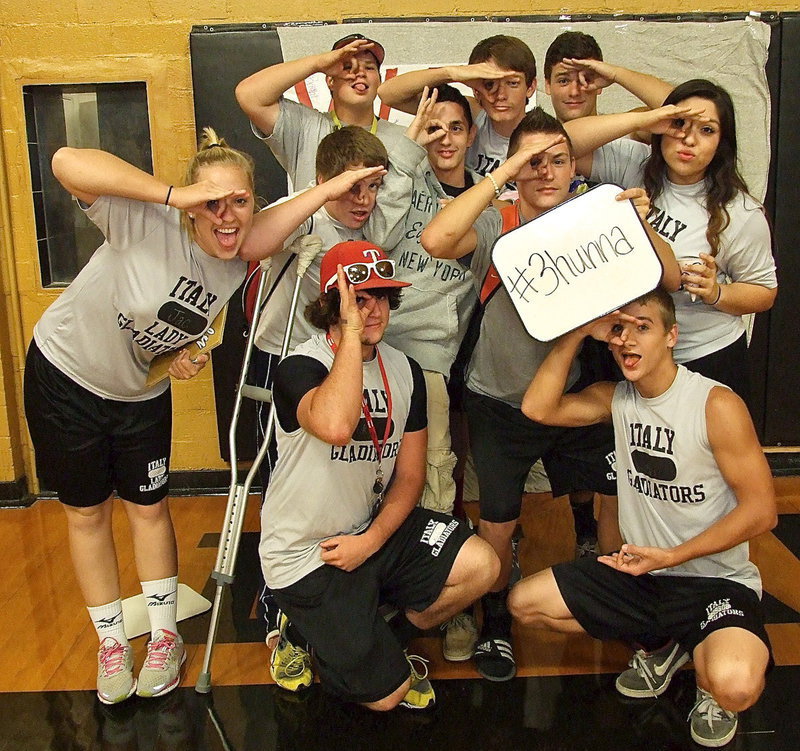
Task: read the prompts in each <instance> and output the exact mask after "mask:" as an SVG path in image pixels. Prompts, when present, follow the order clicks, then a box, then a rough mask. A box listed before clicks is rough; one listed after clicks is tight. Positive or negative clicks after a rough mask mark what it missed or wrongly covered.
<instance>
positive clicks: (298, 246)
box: [292, 235, 322, 277]
mask: <svg viewBox="0 0 800 751" xmlns="http://www.w3.org/2000/svg"><path fill="white" fill-rule="evenodd" d="M292 251H293V252H295V253H297V276H299V277H302V276H304V275H305V273H306V271H307V270H308V267H309V266H310V265H311V263H312V261H313V260H314V259H315V258H316V257H317V256H318V255H319V254H320V253H321V252H322V238H321V237H320V236H319V235H302V236H301V237H298V238H297V239H296V240H295V241H294V242H293V243H292Z"/></svg>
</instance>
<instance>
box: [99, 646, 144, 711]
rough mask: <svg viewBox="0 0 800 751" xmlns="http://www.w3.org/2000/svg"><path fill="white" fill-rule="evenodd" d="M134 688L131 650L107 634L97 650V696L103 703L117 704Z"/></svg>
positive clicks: (129, 694) (130, 693)
mask: <svg viewBox="0 0 800 751" xmlns="http://www.w3.org/2000/svg"><path fill="white" fill-rule="evenodd" d="M135 690H136V679H135V678H134V677H133V650H132V649H131V648H130V646H129V645H127V644H126V645H124V646H123V645H122V644H120V643H119V642H118V641H117V640H116V639H114V638H113V637H112V636H107V637H106V638H105V639H103V641H102V642H100V649H99V650H98V651H97V698H98V699H100V701H101V702H103V704H118V703H119V702H121V701H125V699H127V698H128V697H129V696H131V695H132V694H133V692H134V691H135Z"/></svg>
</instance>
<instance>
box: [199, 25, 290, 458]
mask: <svg viewBox="0 0 800 751" xmlns="http://www.w3.org/2000/svg"><path fill="white" fill-rule="evenodd" d="M189 46H190V49H191V57H192V84H193V87H194V112H195V125H196V126H197V131H198V134H199V133H200V131H201V129H202V128H203V126H205V125H211V126H212V127H213V128H214V129H215V130H216V131H217V133H218V134H219V135H220V136H223V137H224V138H225V140H226V141H227V142H228V143H229V144H230V145H231V146H233V147H235V148H237V149H241V150H242V151H246V152H247V153H248V154H250V155H251V156H252V157H253V159H255V162H256V194H257V195H258V196H260V197H261V198H262V199H264V202H267V203H268V202H271V201H274V200H275V199H276V198H280V197H281V196H284V195H286V175H285V173H284V172H283V170H282V169H281V167H280V165H279V164H278V163H277V162H276V161H275V159H274V157H273V156H272V153H271V152H270V150H269V149H268V148H267V147H266V146H264V144H263V143H262V142H261V141H259V140H258V139H257V138H256V137H255V136H254V135H253V134H252V132H251V130H250V123H249V121H248V119H247V117H245V115H244V113H243V112H242V111H241V109H239V105H238V104H237V103H236V96H235V94H234V91H235V89H236V84H238V83H239V81H241V80H242V79H243V78H247V76H249V75H251V74H252V73H255V72H256V71H257V70H261V69H262V68H266V67H267V66H269V65H274V64H275V63H279V62H282V60H283V58H282V56H281V45H280V41H279V40H278V33H277V32H276V31H275V28H274V27H272V26H269V25H267V24H264V25H261V24H248V25H243V26H224V27H221V29H219V30H218V29H217V28H215V27H204V26H197V27H195V28H194V29H192V33H191V35H190V37H189ZM243 329H244V317H243V316H242V311H241V293H240V292H237V293H236V294H235V295H234V296H233V297H232V298H231V302H230V304H229V305H228V317H227V319H226V322H225V336H224V338H223V341H222V344H220V346H219V347H217V348H216V349H215V350H214V351H213V352H212V358H213V361H214V395H215V401H216V409H217V432H218V434H219V448H220V456H222V458H223V459H224V460H225V461H229V460H230V452H229V450H228V430H229V427H230V422H231V416H232V414H233V405H234V399H235V395H236V384H237V383H238V380H239V373H240V371H241V367H242V360H243V359H244V345H245V339H244V337H243V335H242V331H243ZM255 444H256V442H255V405H254V403H253V402H251V401H250V400H245V402H244V403H243V405H242V411H241V416H240V419H239V430H238V440H237V444H236V446H237V455H238V457H239V458H240V459H252V458H254V457H255V455H256V448H255Z"/></svg>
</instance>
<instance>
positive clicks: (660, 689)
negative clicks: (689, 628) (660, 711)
mask: <svg viewBox="0 0 800 751" xmlns="http://www.w3.org/2000/svg"><path fill="white" fill-rule="evenodd" d="M688 661H689V653H688V652H687V651H686V650H685V649H684V648H683V647H681V646H680V644H678V643H677V642H670V643H669V644H667V645H666V646H664V647H662V648H661V649H657V650H656V651H655V652H649V653H648V652H645V651H644V650H643V649H637V650H636V652H635V653H634V655H633V657H632V658H631V661H630V663H629V665H630V667H629V668H628V669H627V670H623V671H622V672H621V673H620V674H619V675H618V676H617V680H616V683H615V685H616V687H617V691H619V692H620V693H621V694H622V695H623V696H630V697H631V698H633V699H647V698H650V697H653V696H661V694H663V693H664V692H665V691H666V690H667V689H668V688H669V684H670V681H671V680H672V676H673V675H675V673H676V671H677V670H678V668H680V667H681V665H684V664H685V663H687V662H688Z"/></svg>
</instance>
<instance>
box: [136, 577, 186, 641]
mask: <svg viewBox="0 0 800 751" xmlns="http://www.w3.org/2000/svg"><path fill="white" fill-rule="evenodd" d="M141 584H142V592H143V593H144V601H145V605H146V606H147V615H148V617H149V618H150V631H151V632H152V633H155V632H156V631H158V629H166V630H167V631H171V632H172V633H173V634H177V633H178V577H177V576H170V577H167V578H166V579H154V580H153V581H149V582H142V583H141Z"/></svg>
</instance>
